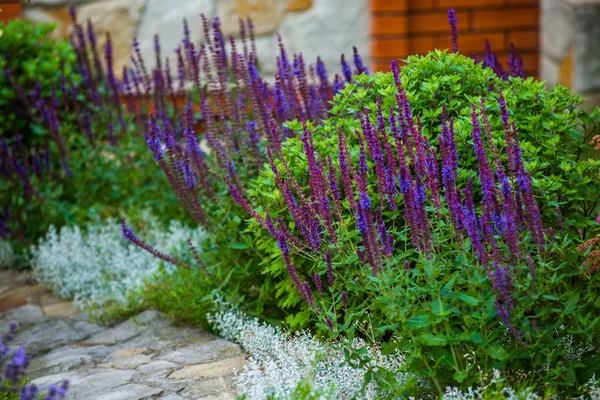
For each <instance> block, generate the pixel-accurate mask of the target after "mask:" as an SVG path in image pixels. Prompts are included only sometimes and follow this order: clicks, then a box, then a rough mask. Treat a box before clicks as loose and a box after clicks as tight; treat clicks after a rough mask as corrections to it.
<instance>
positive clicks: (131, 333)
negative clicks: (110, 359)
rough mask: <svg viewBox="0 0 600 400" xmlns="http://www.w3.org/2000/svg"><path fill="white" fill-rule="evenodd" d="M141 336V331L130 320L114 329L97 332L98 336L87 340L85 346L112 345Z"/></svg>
mask: <svg viewBox="0 0 600 400" xmlns="http://www.w3.org/2000/svg"><path fill="white" fill-rule="evenodd" d="M140 334H141V329H140V328H139V327H138V326H137V325H136V324H135V323H134V322H133V321H131V320H129V321H125V322H123V323H121V324H119V325H117V326H115V327H114V328H109V329H106V330H103V331H101V332H98V334H96V335H94V336H92V337H91V338H89V339H87V340H86V341H85V343H87V344H105V345H113V344H117V343H120V342H124V341H126V340H129V339H132V338H134V337H136V336H138V335H140Z"/></svg>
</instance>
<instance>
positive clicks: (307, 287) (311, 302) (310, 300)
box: [302, 282, 317, 309]
mask: <svg viewBox="0 0 600 400" xmlns="http://www.w3.org/2000/svg"><path fill="white" fill-rule="evenodd" d="M302 286H303V289H304V290H303V294H304V300H306V302H307V303H308V305H309V306H311V307H312V308H313V309H316V308H317V306H316V305H315V300H314V299H313V294H312V289H311V288H310V285H309V284H308V282H304V284H303V285H302Z"/></svg>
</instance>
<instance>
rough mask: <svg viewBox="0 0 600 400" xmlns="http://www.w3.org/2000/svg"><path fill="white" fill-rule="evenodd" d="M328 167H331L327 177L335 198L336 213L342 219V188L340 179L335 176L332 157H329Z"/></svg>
mask: <svg viewBox="0 0 600 400" xmlns="http://www.w3.org/2000/svg"><path fill="white" fill-rule="evenodd" d="M327 165H328V167H329V175H328V177H327V180H328V183H329V192H330V193H331V197H332V198H333V204H334V207H335V210H336V213H337V214H338V216H339V217H340V218H341V217H342V193H341V192H340V187H339V185H338V179H337V176H336V174H335V169H334V166H333V161H332V160H331V156H327Z"/></svg>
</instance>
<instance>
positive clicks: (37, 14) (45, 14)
mask: <svg viewBox="0 0 600 400" xmlns="http://www.w3.org/2000/svg"><path fill="white" fill-rule="evenodd" d="M57 3H58V2H57ZM34 4H42V1H36V2H34V1H32V2H31V5H34ZM31 5H30V4H27V3H26V4H24V6H25V8H24V9H23V17H24V18H26V19H29V20H31V21H33V22H36V23H54V24H57V27H56V29H55V30H54V32H52V34H51V36H50V37H51V38H53V39H67V38H68V37H69V32H70V30H69V28H70V25H71V16H70V15H69V9H68V8H67V7H56V8H43V7H31ZM44 5H45V4H44Z"/></svg>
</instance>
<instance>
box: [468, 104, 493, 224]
mask: <svg viewBox="0 0 600 400" xmlns="http://www.w3.org/2000/svg"><path fill="white" fill-rule="evenodd" d="M471 121H472V124H473V130H472V132H473V148H474V150H475V155H476V157H477V164H478V167H479V176H480V180H481V190H482V192H483V200H484V203H485V207H488V208H489V209H490V210H492V212H493V213H494V216H498V215H500V210H499V206H498V199H497V197H496V188H495V186H496V181H495V180H494V174H493V173H492V169H491V167H490V163H489V161H488V159H487V155H486V153H485V148H484V147H483V142H482V140H481V128H480V126H479V118H478V117H477V112H476V107H475V104H472V106H471Z"/></svg>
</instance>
